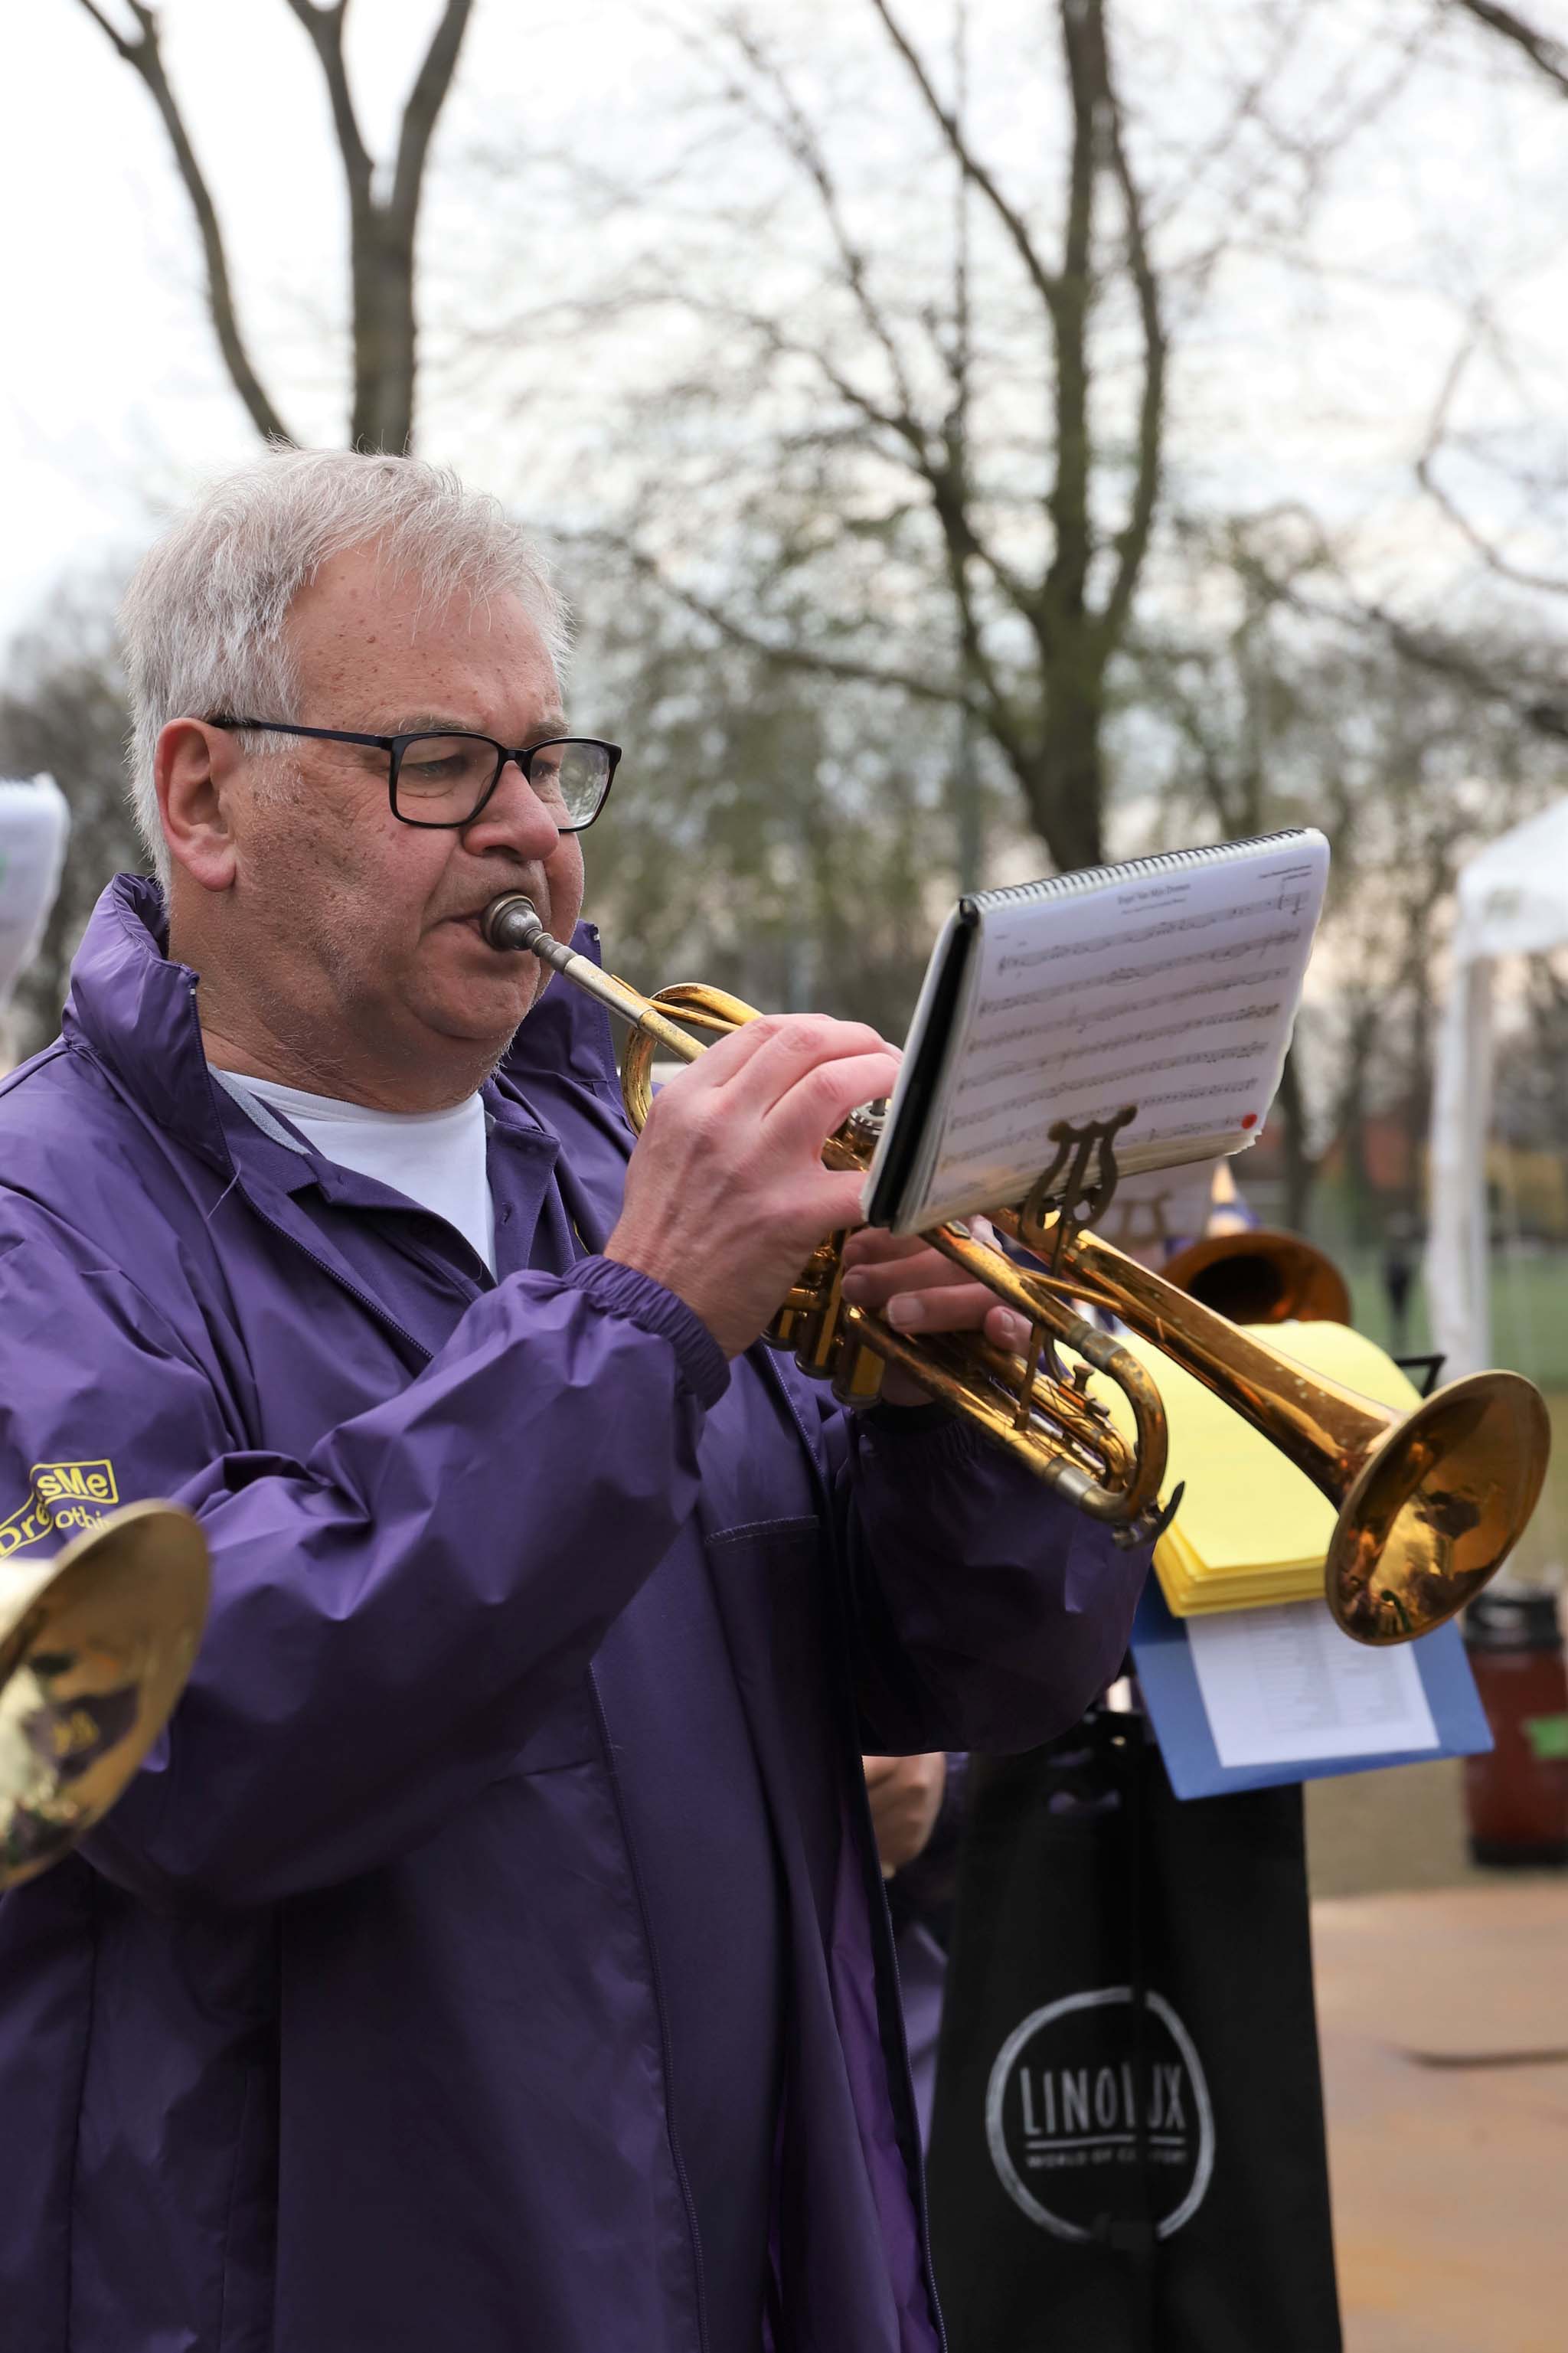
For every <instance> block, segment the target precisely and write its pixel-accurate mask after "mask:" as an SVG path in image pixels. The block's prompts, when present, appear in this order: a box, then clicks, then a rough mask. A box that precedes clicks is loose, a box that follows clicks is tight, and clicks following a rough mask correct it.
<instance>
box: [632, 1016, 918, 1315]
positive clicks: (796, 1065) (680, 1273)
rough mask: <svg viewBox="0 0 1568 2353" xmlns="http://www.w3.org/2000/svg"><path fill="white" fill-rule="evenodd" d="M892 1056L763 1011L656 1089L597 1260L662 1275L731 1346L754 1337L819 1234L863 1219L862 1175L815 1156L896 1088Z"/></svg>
mask: <svg viewBox="0 0 1568 2353" xmlns="http://www.w3.org/2000/svg"><path fill="white" fill-rule="evenodd" d="M898 1068H899V1064H898V1057H897V1055H896V1054H895V1053H894V1051H893V1050H892V1048H891V1047H890V1046H889V1045H886V1044H885V1043H884V1042H883V1040H882V1039H880V1038H879V1037H878V1035H877V1033H876V1031H875V1030H874V1029H866V1028H865V1027H864V1026H863V1025H862V1024H861V1023H859V1022H858V1021H834V1020H830V1019H829V1018H827V1016H826V1014H815V1013H796V1014H765V1015H764V1016H763V1018H762V1019H761V1020H760V1021H750V1022H748V1023H747V1024H746V1026H745V1028H744V1029H737V1030H734V1031H732V1032H731V1035H730V1036H729V1037H728V1038H721V1039H720V1041H719V1043H718V1045H716V1046H711V1047H710V1048H709V1050H708V1051H707V1052H706V1053H704V1054H702V1055H701V1056H700V1057H699V1059H698V1060H696V1061H695V1062H691V1063H689V1064H688V1065H687V1067H686V1069H685V1070H683V1071H679V1072H678V1073H677V1075H676V1076H675V1077H674V1078H673V1079H672V1080H671V1081H670V1082H669V1084H668V1086H665V1087H661V1088H660V1089H659V1091H658V1094H657V1095H656V1096H655V1097H654V1101H653V1108H652V1110H651V1111H650V1112H649V1113H648V1118H647V1125H646V1127H645V1128H644V1130H643V1133H642V1134H641V1136H640V1138H639V1139H638V1142H637V1149H636V1151H635V1152H634V1153H633V1154H632V1157H631V1165H630V1166H629V1167H628V1168H627V1170H626V1202H625V1206H624V1207H623V1208H622V1211H621V1215H620V1219H619V1221H618V1223H617V1224H616V1229H615V1231H614V1233H612V1234H611V1236H610V1239H609V1240H608V1241H607V1242H606V1243H605V1257H606V1258H611V1259H617V1260H619V1261H620V1262H621V1263H622V1264H623V1265H624V1266H635V1267H637V1268H639V1269H640V1270H641V1271H642V1272H643V1273H644V1274H648V1275H651V1276H652V1277H653V1279H654V1281H655V1282H662V1283H663V1284H664V1286H665V1288H666V1289H667V1290H668V1291H673V1292H674V1293H676V1295H677V1296H678V1297H679V1298H681V1299H684V1300H685V1302H686V1303H687V1305H688V1306H689V1308H691V1309H692V1311H693V1312H694V1313H695V1314H698V1315H700V1317H701V1319H702V1321H703V1323H704V1324H707V1326H708V1329H709V1330H710V1332H711V1333H712V1335H713V1337H714V1338H715V1339H716V1340H717V1341H718V1343H719V1345H720V1346H721V1348H722V1349H723V1351H724V1353H725V1355H726V1356H739V1355H740V1353H741V1351H742V1349H743V1348H749V1347H750V1346H751V1345H752V1341H753V1340H754V1339H756V1337H757V1335H759V1333H760V1332H761V1331H762V1330H763V1326H764V1324H768V1323H769V1322H770V1321H771V1320H772V1318H773V1314H775V1313H776V1311H777V1309H778V1307H779V1304H780V1303H781V1302H782V1300H783V1299H784V1293H786V1292H787V1291H788V1289H789V1287H790V1285H791V1283H793V1282H795V1278H796V1276H797V1275H798V1274H799V1273H800V1271H801V1270H802V1268H803V1267H804V1266H805V1262H806V1261H807V1259H808V1258H809V1257H810V1256H811V1253H812V1251H813V1250H815V1249H816V1245H817V1243H818V1242H820V1241H822V1240H825V1239H826V1236H827V1235H828V1234H830V1233H832V1232H833V1231H834V1230H835V1229H836V1228H837V1227H840V1226H853V1225H855V1224H856V1223H857V1222H858V1219H859V1216H860V1189H861V1187H862V1185H863V1184H864V1182H865V1179H864V1176H862V1175H861V1173H860V1172H859V1171H858V1170H857V1169H834V1168H826V1167H825V1166H823V1161H822V1147H823V1145H824V1144H825V1143H826V1140H827V1138H828V1137H829V1136H830V1135H831V1134H833V1132H834V1130H835V1129H836V1128H837V1127H841V1126H842V1125H843V1124H844V1122H845V1120H846V1119H847V1117H848V1116H849V1113H851V1112H852V1111H853V1110H854V1108H855V1106H856V1104H857V1103H869V1102H872V1101H874V1100H875V1099H876V1098H877V1097H878V1096H879V1095H886V1094H890V1093H891V1092H892V1088H893V1082H894V1080H895V1079H896V1078H897V1076H898Z"/></svg>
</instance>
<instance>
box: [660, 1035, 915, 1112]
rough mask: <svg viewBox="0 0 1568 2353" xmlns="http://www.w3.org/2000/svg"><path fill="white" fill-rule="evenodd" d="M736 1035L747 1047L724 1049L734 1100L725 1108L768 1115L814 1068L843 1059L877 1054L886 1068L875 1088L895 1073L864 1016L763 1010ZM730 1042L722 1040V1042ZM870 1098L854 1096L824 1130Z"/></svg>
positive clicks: (890, 1054)
mask: <svg viewBox="0 0 1568 2353" xmlns="http://www.w3.org/2000/svg"><path fill="white" fill-rule="evenodd" d="M739 1034H740V1036H741V1037H742V1038H744V1039H748V1040H749V1041H750V1044H751V1051H750V1053H748V1054H745V1055H738V1054H737V1055H733V1056H731V1055H730V1054H727V1055H726V1058H725V1060H724V1062H723V1063H722V1064H721V1066H720V1071H721V1078H722V1082H723V1085H724V1090H725V1093H726V1095H727V1096H728V1097H730V1098H731V1099H732V1100H731V1102H730V1103H727V1105H726V1108H730V1109H733V1110H735V1111H737V1112H750V1113H752V1116H753V1117H754V1118H759V1119H761V1118H765V1117H767V1115H768V1114H769V1113H771V1112H773V1110H774V1109H775V1108H776V1107H777V1106H778V1105H779V1104H780V1103H783V1102H784V1100H785V1099H786V1098H787V1097H789V1096H791V1095H793V1094H794V1093H795V1092H797V1091H798V1089H799V1088H800V1087H801V1086H802V1085H809V1083H810V1082H811V1079H812V1078H813V1076H814V1074H815V1073H816V1071H820V1070H822V1069H823V1068H825V1067H827V1066H831V1065H833V1064H835V1063H838V1062H842V1061H845V1060H851V1059H854V1058H856V1057H859V1056H871V1055H874V1056H877V1057H879V1058H880V1060H881V1061H882V1062H883V1063H884V1064H885V1065H886V1068H885V1069H884V1070H882V1071H880V1072H879V1084H878V1085H877V1087H876V1088H874V1089H873V1090H872V1092H874V1093H878V1094H886V1093H888V1092H889V1091H890V1089H891V1087H892V1084H893V1082H894V1080H895V1079H896V1078H897V1076H898V1056H897V1055H896V1054H895V1053H894V1051H893V1049H892V1048H891V1047H890V1046H889V1044H888V1043H887V1040H886V1039H882V1038H879V1036H878V1035H877V1032H876V1031H875V1029H870V1028H869V1027H868V1025H867V1024H866V1023H865V1022H864V1021H836V1020H835V1019H834V1018H832V1017H831V1016H830V1015H828V1014H826V1013H784V1014H765V1015H764V1016H763V1018H762V1019H761V1020H760V1021H753V1022H751V1023H749V1024H748V1025H747V1027H746V1029H743V1030H742V1031H741V1032H740V1033H739ZM734 1042H735V1041H733V1040H731V1039H726V1040H724V1044H725V1045H726V1047H729V1046H731V1045H732V1044H733V1043H734ZM718 1051H719V1049H718V1048H717V1047H716V1048H715V1049H714V1052H715V1053H717V1052H718ZM705 1059H706V1058H705ZM866 1100H868V1097H863V1096H857V1097H854V1098H852V1099H851V1100H850V1102H849V1103H846V1104H845V1106H844V1110H843V1111H842V1112H840V1113H839V1114H838V1118H837V1119H836V1120H833V1121H831V1122H830V1123H829V1125H828V1126H827V1127H825V1128H824V1129H823V1131H822V1133H823V1134H824V1135H826V1134H830V1133H831V1130H832V1128H833V1127H836V1126H837V1125H838V1124H839V1121H840V1120H842V1119H843V1118H844V1117H845V1116H846V1115H847V1113H848V1112H850V1111H852V1110H853V1109H854V1106H855V1103H856V1102H861V1101H866Z"/></svg>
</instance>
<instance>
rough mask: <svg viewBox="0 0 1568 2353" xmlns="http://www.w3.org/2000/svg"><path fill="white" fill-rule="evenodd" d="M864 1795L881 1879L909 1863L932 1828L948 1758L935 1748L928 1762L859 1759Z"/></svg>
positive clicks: (925, 1758)
mask: <svg viewBox="0 0 1568 2353" xmlns="http://www.w3.org/2000/svg"><path fill="white" fill-rule="evenodd" d="M860 1762H861V1764H862V1765H863V1766H864V1767H865V1768H866V1795H867V1796H868V1799H870V1801H871V1827H872V1829H873V1830H874V1831H876V1833H877V1852H878V1853H879V1855H880V1856H881V1858H882V1876H883V1878H884V1879H890V1878H891V1877H892V1875H893V1873H894V1872H895V1871H902V1869H903V1867H904V1865H905V1863H906V1862H913V1861H914V1859H915V1857H916V1855H917V1854H919V1853H920V1852H921V1850H922V1849H923V1847H924V1846H925V1843H926V1841H927V1840H928V1839H929V1838H930V1836H931V1832H932V1831H933V1830H934V1829H935V1828H936V1818H937V1816H938V1814H939V1813H940V1812H941V1811H942V1791H943V1790H944V1789H945V1788H946V1787H947V1758H946V1757H944V1756H943V1754H942V1750H941V1749H940V1748H938V1749H936V1750H934V1751H933V1752H932V1754H931V1756H929V1757H862V1758H861V1759H860Z"/></svg>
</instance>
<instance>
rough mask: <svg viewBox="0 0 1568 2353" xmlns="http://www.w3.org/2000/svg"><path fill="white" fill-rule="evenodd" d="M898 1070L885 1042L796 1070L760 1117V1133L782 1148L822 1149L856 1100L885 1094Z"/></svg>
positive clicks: (814, 1150)
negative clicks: (859, 1051)
mask: <svg viewBox="0 0 1568 2353" xmlns="http://www.w3.org/2000/svg"><path fill="white" fill-rule="evenodd" d="M868 1035H871V1036H874V1035H875V1032H874V1031H873V1032H868ZM757 1067H758V1069H759V1071H760V1069H761V1058H760V1057H759V1060H758V1065H757ZM897 1076H898V1064H897V1063H896V1062H895V1061H894V1060H893V1059H892V1056H891V1055H890V1054H889V1053H888V1052H887V1050H886V1049H885V1048H883V1049H879V1050H877V1051H874V1052H866V1053H859V1054H846V1055H844V1056H843V1057H842V1058H841V1059H837V1058H836V1059H835V1060H830V1061H826V1062H818V1063H816V1064H815V1065H814V1066H813V1067H812V1068H810V1069H808V1070H805V1071H797V1075H796V1077H795V1082H794V1084H793V1085H791V1086H790V1087H789V1088H787V1090H786V1091H785V1092H784V1093H782V1094H781V1095H780V1096H779V1097H778V1098H777V1099H776V1100H775V1102H774V1103H773V1107H772V1109H771V1110H770V1111H769V1113H768V1114H767V1116H766V1118H765V1119H764V1120H763V1134H764V1136H765V1137H766V1138H767V1139H768V1141H769V1143H770V1144H776V1145H778V1146H779V1148H780V1149H781V1150H783V1151H784V1152H811V1153H817V1152H820V1151H821V1149H822V1146H823V1145H824V1144H825V1143H826V1140H827V1138H828V1137H829V1136H830V1135H831V1134H833V1132H834V1130H835V1129H836V1128H839V1127H842V1126H843V1124H844V1122H845V1121H846V1120H847V1118H848V1116H849V1114H850V1113H851V1112H852V1111H853V1110H854V1109H855V1106H856V1104H857V1103H868V1102H870V1101H871V1100H872V1099H873V1098H874V1097H876V1096H878V1095H885V1094H887V1093H888V1092H889V1090H890V1088H891V1086H892V1084H893V1081H894V1080H895V1078H896V1077H897Z"/></svg>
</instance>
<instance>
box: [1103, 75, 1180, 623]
mask: <svg viewBox="0 0 1568 2353" xmlns="http://www.w3.org/2000/svg"><path fill="white" fill-rule="evenodd" d="M1105 103H1106V118H1107V121H1106V144H1107V147H1108V149H1109V152H1110V168H1111V173H1112V175H1113V177H1114V178H1115V181H1116V184H1117V186H1118V187H1119V188H1120V189H1121V202H1122V206H1123V209H1124V211H1125V213H1126V216H1127V268H1128V272H1129V275H1130V276H1131V280H1132V290H1133V293H1134V296H1135V298H1136V300H1137V304H1138V320H1139V326H1140V330H1141V332H1142V339H1143V389H1142V398H1141V399H1140V401H1139V404H1138V459H1137V470H1136V472H1135V474H1134V477H1133V484H1132V498H1131V506H1130V510H1129V512H1128V517H1127V522H1126V523H1125V525H1124V526H1123V528H1122V529H1121V532H1119V533H1118V534H1117V539H1116V551H1117V562H1116V577H1115V579H1114V580H1113V582H1112V583H1111V588H1110V596H1109V597H1108V598H1107V600H1106V607H1105V613H1104V617H1103V623H1102V627H1103V629H1104V633H1105V636H1106V637H1107V638H1108V639H1109V641H1110V644H1111V645H1113V646H1114V645H1115V644H1116V643H1117V642H1118V640H1119V639H1120V638H1121V632H1122V630H1123V628H1125V626H1126V622H1127V617H1128V615H1129V613H1130V612H1131V607H1132V597H1133V593H1134V591H1135V590H1136V588H1137V586H1138V576H1139V574H1140V573H1141V572H1142V568H1143V559H1144V556H1145V555H1146V554H1148V550H1149V539H1150V534H1151V533H1152V530H1153V526H1154V512H1155V509H1156V507H1157V505H1158V503H1159V497H1160V474H1161V457H1162V451H1163V439H1164V415H1165V360H1166V355H1167V350H1168V346H1167V343H1166V339H1165V325H1164V320H1163V315H1162V311H1161V303H1160V281H1159V280H1158V279H1157V278H1156V276H1155V274H1154V269H1153V264H1152V262H1151V260H1150V259H1149V248H1148V244H1147V241H1146V238H1145V235H1144V228H1143V198H1142V191H1141V190H1140V188H1139V186H1138V183H1137V181H1136V180H1135V179H1134V177H1133V175H1132V168H1131V164H1129V162H1128V159H1127V149H1126V143H1125V141H1124V139H1123V136H1122V122H1121V101H1120V100H1119V99H1118V97H1117V93H1116V84H1115V81H1114V79H1113V78H1112V75H1111V71H1110V60H1109V58H1107V59H1106V67H1105Z"/></svg>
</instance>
